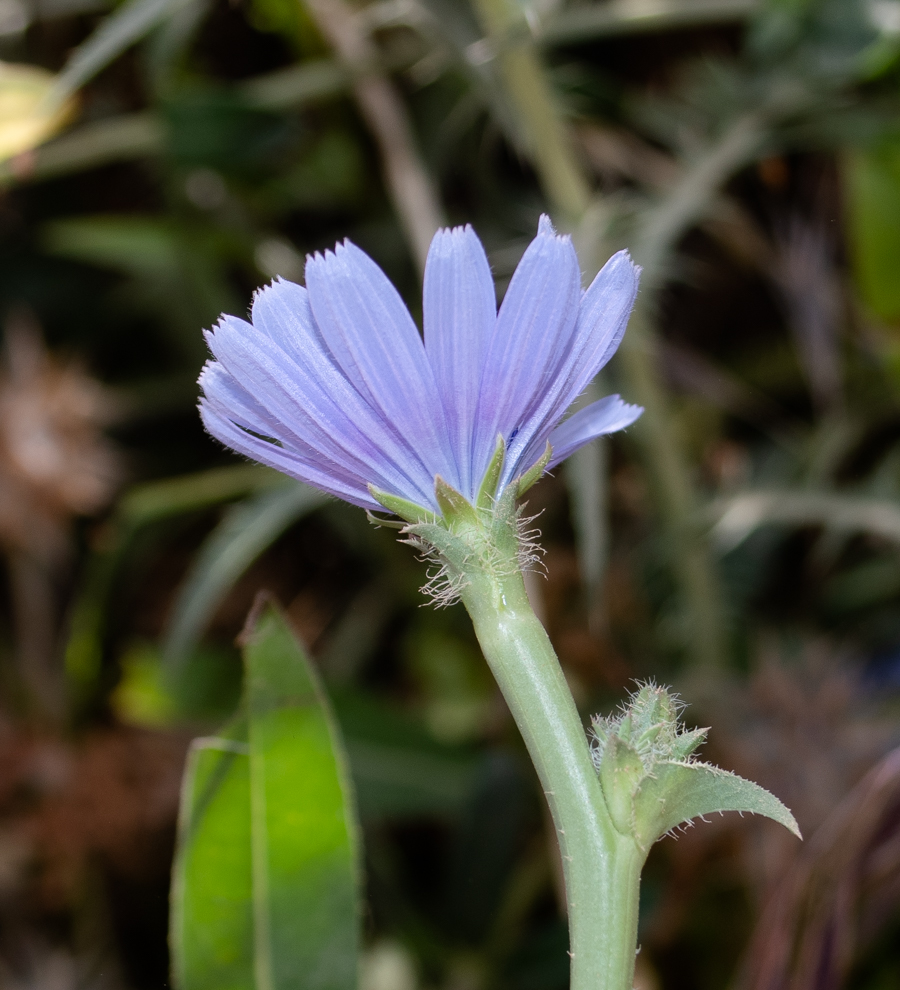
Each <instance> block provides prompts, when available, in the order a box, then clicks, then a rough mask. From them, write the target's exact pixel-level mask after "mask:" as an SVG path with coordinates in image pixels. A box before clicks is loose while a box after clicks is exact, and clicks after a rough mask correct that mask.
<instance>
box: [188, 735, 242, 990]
mask: <svg viewBox="0 0 900 990" xmlns="http://www.w3.org/2000/svg"><path fill="white" fill-rule="evenodd" d="M248 752H249V747H248V745H247V726H246V723H240V724H237V725H235V726H233V727H232V728H231V729H230V730H226V731H225V732H223V733H222V734H221V736H219V737H217V738H209V739H197V740H195V741H194V743H193V745H192V747H191V751H190V754H189V755H188V762H187V768H186V769H185V774H184V785H183V788H182V793H181V815H180V823H179V849H178V854H177V856H176V860H175V867H174V870H173V875H172V923H171V937H170V940H171V947H172V957H173V970H174V971H173V978H174V980H175V985H176V986H177V987H179V988H181V990H201V988H204V990H205V988H209V990H213V988H215V990H254V984H253V885H252V865H251V859H250V761H249V759H248V755H247V754H248Z"/></svg>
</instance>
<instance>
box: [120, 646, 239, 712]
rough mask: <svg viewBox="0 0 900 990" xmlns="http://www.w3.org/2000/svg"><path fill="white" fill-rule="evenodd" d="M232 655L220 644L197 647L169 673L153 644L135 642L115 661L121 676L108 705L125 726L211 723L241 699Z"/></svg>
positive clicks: (232, 708)
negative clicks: (187, 661)
mask: <svg viewBox="0 0 900 990" xmlns="http://www.w3.org/2000/svg"><path fill="white" fill-rule="evenodd" d="M236 659H237V658H236V657H235V656H234V655H233V654H232V653H231V651H229V650H227V649H223V648H221V647H219V648H215V647H206V648H204V649H197V650H194V651H193V652H192V653H191V655H190V662H189V663H185V664H183V665H182V666H181V668H179V670H178V671H177V676H173V675H172V673H171V672H170V671H168V670H166V668H165V667H164V665H163V662H162V655H161V652H160V650H159V648H158V647H157V646H155V645H154V644H152V643H146V642H140V641H139V642H136V643H134V644H132V645H131V646H130V647H129V649H128V650H126V652H125V654H124V655H123V656H122V658H121V660H120V661H119V666H120V667H121V670H122V676H121V679H120V680H119V683H118V685H117V686H116V689H115V690H114V691H113V693H112V695H111V696H110V704H111V706H112V709H113V711H114V712H115V713H116V716H117V717H118V719H119V720H120V721H121V722H122V723H124V724H125V725H138V726H149V727H151V728H163V727H166V726H172V725H178V724H179V723H181V724H184V723H192V722H193V723H197V722H206V723H210V722H211V723H212V724H215V723H216V722H219V721H221V720H222V719H223V718H226V717H227V716H228V715H230V714H231V713H232V712H233V711H234V709H235V707H236V706H237V703H238V699H239V698H240V693H241V676H240V668H239V664H238V663H237V662H236Z"/></svg>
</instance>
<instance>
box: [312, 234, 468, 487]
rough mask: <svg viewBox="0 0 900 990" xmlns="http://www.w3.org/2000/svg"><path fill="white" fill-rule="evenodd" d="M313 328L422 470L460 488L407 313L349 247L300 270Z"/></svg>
mask: <svg viewBox="0 0 900 990" xmlns="http://www.w3.org/2000/svg"><path fill="white" fill-rule="evenodd" d="M306 286H307V290H308V292H309V302H310V306H311V308H312V314H313V316H314V318H315V322H316V325H317V326H318V328H319V329H320V330H321V332H322V336H323V338H324V340H325V343H326V344H327V346H328V348H329V350H330V351H331V353H332V354H333V355H334V359H335V360H336V361H337V363H338V364H339V365H340V367H341V369H342V370H343V372H344V374H345V375H346V376H347V378H348V379H349V380H350V381H351V382H352V383H353V384H354V385H355V386H356V388H357V390H358V391H359V393H360V394H361V395H362V396H363V397H364V398H365V399H366V400H367V401H368V402H369V404H370V405H371V406H372V407H373V408H374V409H376V410H379V411H380V412H381V413H382V414H383V416H384V419H385V421H386V422H388V423H391V424H393V426H394V427H395V428H396V430H397V432H398V433H399V435H400V436H403V437H405V438H406V439H407V441H408V443H409V446H410V448H411V449H412V450H414V451H415V452H416V454H417V456H418V457H420V458H421V460H422V461H423V463H424V464H425V465H426V466H427V468H428V472H429V474H430V475H431V478H432V479H433V478H434V475H436V474H441V475H443V476H444V477H445V478H446V480H447V481H449V482H450V483H451V484H454V485H456V486H458V485H459V478H458V476H457V475H458V472H457V471H456V465H455V462H454V461H453V456H452V454H451V453H450V450H449V444H448V441H447V428H446V424H445V423H444V417H443V409H442V406H441V402H440V398H439V396H438V392H437V385H436V383H435V380H434V375H433V374H432V371H431V366H430V364H429V363H428V359H427V358H426V356H425V347H424V345H423V344H422V338H421V337H420V336H419V332H418V330H416V325H415V324H414V323H413V321H412V317H411V316H410V315H409V310H407V308H406V306H405V305H404V303H403V300H402V299H401V298H400V296H399V294H398V293H397V290H396V289H395V288H394V287H393V285H391V283H390V282H389V281H388V278H387V276H386V275H385V274H384V272H383V271H382V270H381V269H380V268H379V267H378V265H376V264H375V262H374V261H372V259H371V258H370V257H369V256H368V255H367V254H365V253H364V252H363V251H360V249H359V248H358V247H356V246H355V245H353V244H350V243H345V244H339V245H338V246H337V248H335V250H334V252H333V253H332V252H330V251H328V252H326V253H325V254H324V255H316V256H315V257H313V258H309V259H307V262H306Z"/></svg>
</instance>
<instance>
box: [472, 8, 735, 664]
mask: <svg viewBox="0 0 900 990" xmlns="http://www.w3.org/2000/svg"><path fill="white" fill-rule="evenodd" d="M474 3H475V7H476V10H477V12H478V14H479V17H480V19H481V23H482V26H483V27H484V29H485V31H486V32H487V35H488V41H489V42H490V43H491V45H492V46H493V51H494V52H495V53H496V57H497V58H498V59H499V60H500V64H501V68H502V76H503V80H504V82H505V84H506V86H507V88H508V90H509V97H510V100H511V101H512V103H513V105H514V107H515V109H516V113H517V115H518V118H519V122H520V125H521V128H522V132H523V134H524V135H525V139H526V141H527V146H528V151H529V153H530V155H531V156H532V160H533V162H534V166H535V169H536V171H537V173H538V178H539V180H540V183H541V187H542V189H543V191H544V194H545V195H546V197H547V199H548V201H549V202H550V204H551V206H552V208H553V210H554V212H555V213H556V215H557V216H558V217H559V218H560V220H561V221H562V222H563V223H564V224H566V225H568V226H570V227H576V228H577V227H579V226H588V225H592V224H594V223H596V222H597V221H596V219H595V217H594V216H593V212H594V211H592V210H589V209H588V207H589V205H590V200H591V189H590V183H589V180H588V178H587V176H586V174H585V171H584V169H583V167H582V165H581V162H580V161H579V159H578V157H577V155H576V154H575V151H574V148H573V147H572V144H571V142H570V140H569V136H568V134H567V133H566V129H565V125H564V123H563V121H562V120H561V119H560V115H559V112H558V110H557V108H556V106H555V104H554V99H553V93H552V88H551V86H550V83H549V80H548V79H547V76H546V72H545V70H544V68H543V66H542V65H541V61H540V57H539V54H538V51H537V47H536V46H535V44H534V43H533V42H532V41H531V40H530V31H529V29H528V23H527V20H526V18H525V14H524V13H523V11H522V9H521V8H520V7H518V6H516V5H514V4H512V3H510V2H509V0H474ZM747 129H748V125H747V122H746V121H741V122H740V124H739V126H738V127H737V128H736V132H735V133H732V132H729V135H728V136H727V138H726V140H725V142H724V146H723V147H722V148H718V149H716V152H717V153H714V154H713V155H711V156H710V158H711V160H710V161H709V162H708V163H706V167H705V168H699V169H693V170H691V171H690V172H689V173H688V176H687V178H686V181H685V183H684V184H683V187H679V188H678V189H676V190H675V191H674V192H673V193H672V194H671V195H670V196H669V197H667V198H666V199H664V200H663V202H662V204H661V205H660V206H659V207H657V208H656V209H653V208H651V209H650V210H648V212H647V214H646V216H645V223H644V225H643V227H642V230H641V234H640V236H639V239H638V242H637V244H636V245H635V246H634V247H633V254H634V256H635V260H636V261H637V262H638V263H639V264H641V265H643V266H644V274H643V279H642V292H641V295H640V296H639V302H638V308H637V309H636V311H635V314H634V315H633V317H632V321H631V330H630V332H629V333H628V334H626V336H625V343H624V344H623V347H622V352H623V361H624V367H625V374H626V377H627V379H628V384H629V389H630V393H629V398H630V400H632V401H635V402H638V403H639V404H640V405H642V406H644V409H645V412H644V415H643V417H642V418H641V420H640V421H639V423H638V424H637V426H636V427H635V432H636V435H637V437H638V438H639V443H640V445H641V448H642V451H643V454H644V459H645V461H646V464H647V469H648V472H649V474H650V477H651V480H652V483H653V490H654V495H655V498H656V501H657V505H658V509H659V513H660V516H661V519H662V522H663V525H664V526H665V528H666V531H667V533H668V536H669V539H670V547H671V556H670V565H671V567H672V569H673V572H674V575H675V578H676V581H677V583H678V585H679V587H680V590H681V594H682V597H683V599H684V603H685V606H686V610H687V623H686V625H687V632H686V634H685V637H684V640H685V642H684V645H685V648H686V650H687V652H688V653H689V654H690V661H691V663H692V664H696V665H698V666H700V667H704V668H713V667H720V666H723V665H725V664H726V662H727V653H728V648H727V643H726V635H725V622H724V615H723V608H722V603H721V600H720V599H721V593H720V589H719V580H718V576H717V574H716V568H715V564H714V562H713V559H712V555H711V553H710V548H709V543H708V541H707V539H706V537H705V534H704V533H703V532H702V530H701V529H700V527H699V526H698V518H699V510H698V499H697V496H696V493H695V491H694V485H693V481H692V479H691V473H690V468H689V467H688V460H687V456H686V453H685V451H684V446H683V443H682V441H681V438H680V437H679V436H678V431H677V428H676V426H675V419H674V416H673V414H672V410H671V404H670V402H669V398H668V396H667V394H666V389H665V387H664V386H663V384H662V382H661V381H660V379H659V375H658V373H657V369H656V363H657V362H656V357H655V352H654V348H653V346H652V337H653V330H652V328H651V322H650V315H649V314H650V312H652V305H653V303H652V300H653V293H654V292H655V291H658V289H659V288H660V286H661V283H662V281H663V279H662V274H663V271H664V268H663V266H664V263H665V261H666V260H667V257H668V253H669V252H670V251H671V250H672V249H673V248H674V247H675V245H676V244H677V241H678V239H679V238H680V237H681V236H682V235H683V234H684V233H685V232H686V229H687V227H688V226H689V223H690V222H691V221H692V220H694V219H696V215H697V214H698V213H699V212H700V210H701V209H702V207H703V206H704V205H705V204H706V202H707V200H708V197H709V195H710V194H711V193H713V192H715V190H716V189H717V188H718V184H719V182H720V181H721V180H722V179H723V178H725V177H726V176H727V175H728V174H730V170H731V168H732V167H733V164H734V161H735V160H739V161H741V162H742V161H743V160H744V159H745V157H746V150H745V148H744V142H745V140H746V138H745V136H744V132H745V131H746V130H747ZM733 145H736V146H737V149H738V150H739V154H735V153H734V150H733V148H732V146H733ZM720 159H721V166H723V167H720ZM581 233H582V236H584V234H585V232H584V231H583V230H582V231H581ZM585 239H588V240H590V241H593V242H594V243H596V242H597V240H598V239H597V238H596V237H590V236H589V235H588V236H587V237H586V238H585ZM600 240H601V241H602V238H600ZM604 260H605V258H601V257H598V256H596V255H595V257H594V258H593V259H591V261H590V262H589V264H588V269H589V270H588V272H587V275H588V277H592V276H593V274H594V273H595V272H596V271H597V270H598V269H599V268H600V265H601V264H602V262H603V261H604ZM598 469H600V468H599V465H598ZM570 477H576V476H574V475H572V474H571V473H570ZM586 480H587V479H586ZM595 494H596V489H595ZM576 501H577V499H576ZM582 501H583V499H582ZM576 511H578V510H577V508H576ZM581 517H582V519H584V518H585V517H584V513H583V510H582V513H581ZM582 556H585V555H584V554H583V555H582ZM582 566H583V565H582ZM584 577H585V579H586V580H588V579H589V578H591V577H593V578H594V580H596V581H599V577H598V576H597V575H596V574H594V575H587V574H585V575H584Z"/></svg>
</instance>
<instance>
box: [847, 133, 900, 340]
mask: <svg viewBox="0 0 900 990" xmlns="http://www.w3.org/2000/svg"><path fill="white" fill-rule="evenodd" d="M842 165H843V177H844V188H845V191H846V204H847V205H846V209H847V219H848V226H849V233H850V242H851V251H852V256H853V272H854V276H855V279H856V286H857V289H858V291H859V294H860V296H861V297H862V300H863V302H864V303H865V304H866V306H868V307H869V309H871V311H872V312H873V313H874V314H875V315H876V316H878V317H880V318H881V319H883V320H900V278H898V276H897V269H898V264H900V141H896V140H895V141H893V142H891V143H889V144H885V145H883V146H882V147H880V148H877V149H871V150H858V151H853V152H848V153H847V154H846V155H845V156H844V158H843V162H842Z"/></svg>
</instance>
